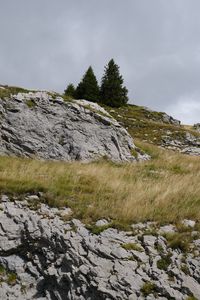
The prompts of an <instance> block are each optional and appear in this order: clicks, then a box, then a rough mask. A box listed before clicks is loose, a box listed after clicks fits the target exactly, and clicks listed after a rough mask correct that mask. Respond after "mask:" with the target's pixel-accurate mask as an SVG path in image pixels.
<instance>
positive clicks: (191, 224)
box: [182, 219, 196, 228]
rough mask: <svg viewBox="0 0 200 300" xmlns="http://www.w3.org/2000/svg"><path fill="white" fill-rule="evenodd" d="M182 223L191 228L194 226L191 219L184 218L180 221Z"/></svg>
mask: <svg viewBox="0 0 200 300" xmlns="http://www.w3.org/2000/svg"><path fill="white" fill-rule="evenodd" d="M182 224H183V225H184V226H186V227H191V228H193V227H194V226H195V224H196V222H195V221H193V220H187V219H185V220H183V221H182Z"/></svg>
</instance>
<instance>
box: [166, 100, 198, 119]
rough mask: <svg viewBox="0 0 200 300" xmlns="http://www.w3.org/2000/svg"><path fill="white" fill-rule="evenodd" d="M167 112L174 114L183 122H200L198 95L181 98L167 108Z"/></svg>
mask: <svg viewBox="0 0 200 300" xmlns="http://www.w3.org/2000/svg"><path fill="white" fill-rule="evenodd" d="M167 112H168V113H169V114H171V115H172V116H174V117H176V118H178V119H179V120H180V121H182V123H183V124H184V123H185V120H187V124H191V125H192V124H194V123H199V116H200V103H199V99H196V97H192V96H189V97H188V98H185V97H184V98H181V99H179V100H178V101H177V102H176V103H174V104H172V105H170V106H169V107H168V108H167Z"/></svg>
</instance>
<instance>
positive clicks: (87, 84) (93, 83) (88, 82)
mask: <svg viewBox="0 0 200 300" xmlns="http://www.w3.org/2000/svg"><path fill="white" fill-rule="evenodd" d="M75 98H76V99H86V100H89V101H93V102H98V101H99V86H98V82H97V79H96V76H95V75H94V71H93V69H92V67H89V68H88V70H87V72H86V73H85V75H84V76H83V79H82V80H81V82H80V83H79V84H78V86H77V89H76V92H75Z"/></svg>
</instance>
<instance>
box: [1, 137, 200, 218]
mask: <svg viewBox="0 0 200 300" xmlns="http://www.w3.org/2000/svg"><path fill="white" fill-rule="evenodd" d="M139 146H142V148H145V149H146V150H147V151H148V152H150V153H152V154H153V157H154V159H152V160H151V161H149V162H141V163H132V164H113V163H111V162H106V161H99V162H96V163H90V164H82V163H79V162H74V163H64V162H44V161H39V160H29V159H21V158H11V157H0V192H1V193H10V194H18V195H19V194H24V193H28V192H37V191H44V195H45V199H46V201H47V202H48V203H49V204H51V205H56V206H62V205H68V206H70V207H71V208H72V209H73V211H74V216H76V217H79V218H82V219H83V220H84V221H86V222H91V221H94V220H96V219H98V218H101V217H106V218H111V219H113V220H116V221H117V222H120V223H122V224H126V223H127V224H130V223H132V222H138V221H146V220H156V221H158V222H161V223H165V222H178V221H179V220H181V219H183V218H191V219H195V220H199V219H200V158H199V157H189V156H185V155H181V154H176V153H174V152H170V151H167V150H161V149H159V148H158V147H156V146H150V145H145V144H141V143H139Z"/></svg>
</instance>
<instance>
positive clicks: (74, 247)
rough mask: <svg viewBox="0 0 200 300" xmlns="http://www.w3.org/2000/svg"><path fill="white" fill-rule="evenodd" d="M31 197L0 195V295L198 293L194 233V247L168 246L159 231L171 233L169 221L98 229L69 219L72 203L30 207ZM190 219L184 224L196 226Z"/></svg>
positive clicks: (199, 244)
mask: <svg viewBox="0 0 200 300" xmlns="http://www.w3.org/2000/svg"><path fill="white" fill-rule="evenodd" d="M32 201H33V197H32V198H31V197H29V198H27V199H25V200H23V201H18V200H17V199H15V200H14V201H12V202H11V201H10V200H9V198H8V197H7V196H2V199H1V204H0V299H5V300H6V299H9V300H16V299H18V300H19V299H20V300H29V299H39V300H45V299H51V300H67V299H69V300H72V299H73V300H79V299H81V300H86V299H87V300H93V299H105V300H111V299H119V300H126V299H127V300H134V299H148V300H151V299H163V300H164V299H178V300H182V299H183V300H184V299H188V297H189V296H193V297H195V298H192V299H200V256H199V251H200V239H198V238H197V237H196V238H195V239H194V240H193V241H192V246H193V251H189V252H187V253H183V252H182V251H181V250H179V249H171V248H169V246H168V245H167V240H166V238H165V237H164V233H173V232H175V231H176V227H174V226H172V225H165V226H162V227H160V228H159V229H158V230H157V231H158V233H157V235H153V234H151V231H152V228H154V226H155V224H154V223H151V222H148V223H144V224H142V223H139V224H134V225H132V228H133V231H129V232H124V231H118V230H117V229H114V228H107V229H106V230H103V231H102V232H101V233H100V234H99V235H96V234H93V233H92V232H91V231H89V230H88V229H87V228H86V227H85V225H84V224H82V223H81V222H80V221H79V220H76V219H72V220H70V221H66V218H65V219H64V218H63V216H65V217H66V216H67V215H69V214H70V213H71V210H70V209H67V208H60V209H57V208H49V207H48V206H47V205H45V204H41V205H40V206H39V207H38V208H37V209H36V210H33V208H31V207H32V206H31V205H30V204H31V202H32ZM35 201H37V197H35ZM190 221H191V220H186V221H185V223H184V226H191V228H193V227H194V223H192V222H190ZM105 222H106V221H105V220H102V222H99V223H97V225H98V224H99V225H100V226H105ZM103 223H104V224H103ZM102 224H103V225H102ZM152 232H153V231H152ZM193 234H194V235H195V232H194V233H193ZM163 262H166V263H165V265H164V266H162V265H163Z"/></svg>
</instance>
